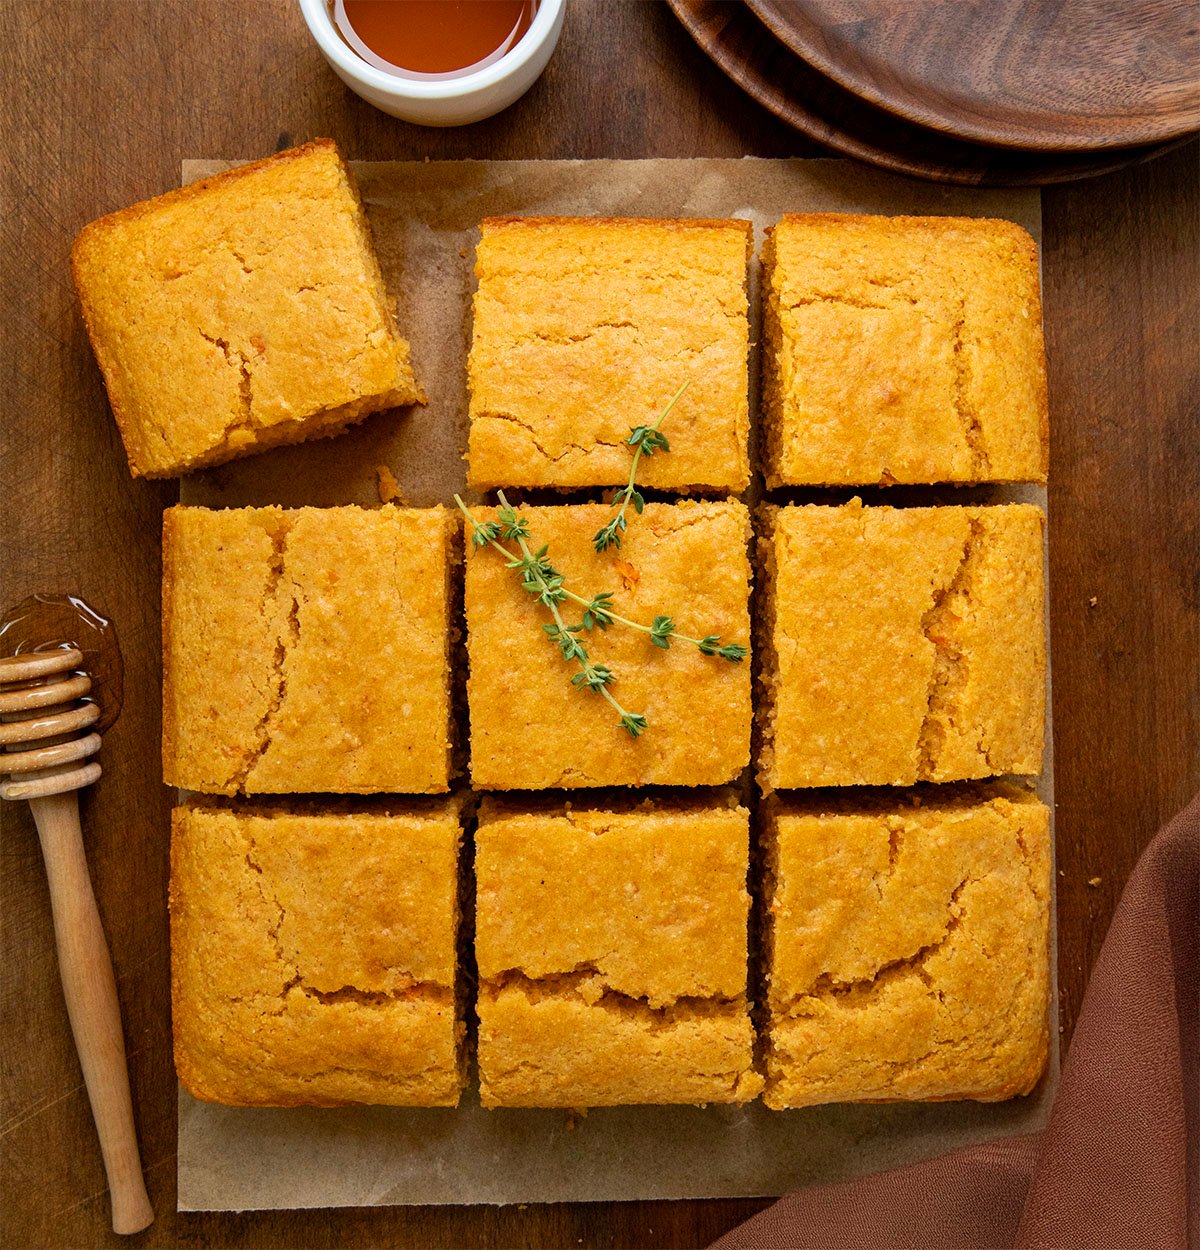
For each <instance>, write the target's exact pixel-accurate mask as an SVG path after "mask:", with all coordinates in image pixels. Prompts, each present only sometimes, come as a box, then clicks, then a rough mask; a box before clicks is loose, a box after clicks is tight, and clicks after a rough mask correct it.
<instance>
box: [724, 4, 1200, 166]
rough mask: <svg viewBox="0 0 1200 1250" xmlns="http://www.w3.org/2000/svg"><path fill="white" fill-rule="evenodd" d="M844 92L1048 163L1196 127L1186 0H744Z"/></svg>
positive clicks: (1199, 95) (1198, 84) (1194, 56)
mask: <svg viewBox="0 0 1200 1250" xmlns="http://www.w3.org/2000/svg"><path fill="white" fill-rule="evenodd" d="M748 3H749V6H750V8H751V9H753V10H754V12H755V13H756V14H757V15H758V17H759V18H760V19H761V20H762V21H763V22H764V23H765V24H766V25H767V27H769V28H770V30H771V31H772V32H773V33H774V35H775V36H776V37H777V38H778V39H779V40H780V41H781V42H783V43H784V44H786V45H787V46H788V47H789V48H790V49H791V50H792V51H793V52H795V53H796V54H797V55H798V56H800V57H803V59H804V60H805V61H807V62H808V63H809V64H810V65H811V66H813V67H814V68H815V69H817V70H820V72H821V73H823V74H825V75H826V76H827V77H829V78H831V79H833V81H834V82H836V83H837V84H838V85H839V86H841V87H844V88H845V89H846V90H847V91H850V92H852V93H853V94H855V95H857V96H861V97H862V98H863V99H864V100H867V101H869V102H870V103H872V104H875V105H877V106H878V107H880V108H882V109H885V110H886V111H888V112H891V113H896V114H898V115H900V116H902V117H904V118H907V119H908V120H909V121H912V122H916V123H917V124H919V125H922V126H928V127H931V128H933V129H935V130H940V131H944V132H946V133H947V134H952V135H955V136H956V137H958V138H960V139H969V140H972V141H973V142H976V143H988V144H998V145H1001V146H1005V147H1020V148H1025V149H1037V150H1041V151H1057V152H1080V151H1103V150H1108V149H1112V148H1123V147H1132V146H1135V145H1144V144H1149V143H1165V142H1169V141H1170V140H1172V139H1178V138H1180V137H1181V136H1183V135H1186V134H1188V133H1189V132H1191V131H1194V130H1196V129H1198V128H1200V72H1198V70H1197V67H1198V66H1200V9H1198V8H1197V6H1196V5H1195V4H1194V3H1192V2H1191V0H909V2H908V3H904V4H897V3H895V2H894V0H832V2H830V0H824V2H821V0H748Z"/></svg>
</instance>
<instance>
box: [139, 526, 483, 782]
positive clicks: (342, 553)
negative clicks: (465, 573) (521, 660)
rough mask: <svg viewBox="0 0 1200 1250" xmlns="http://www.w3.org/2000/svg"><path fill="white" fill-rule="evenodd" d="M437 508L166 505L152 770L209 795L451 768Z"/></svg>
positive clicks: (441, 776)
mask: <svg viewBox="0 0 1200 1250" xmlns="http://www.w3.org/2000/svg"><path fill="white" fill-rule="evenodd" d="M457 532H458V525H457V522H456V521H455V520H454V519H453V517H452V516H451V514H450V513H449V511H448V510H447V509H445V508H424V509H414V508H397V507H395V506H394V505H391V504H388V505H385V506H383V507H382V508H376V509H366V508H358V507H353V506H348V507H342V508H295V509H285V508H275V507H271V508H236V509H226V510H213V509H208V508H190V507H176V508H171V509H169V510H168V511H167V512H166V513H165V514H164V515H163V776H164V779H165V780H166V782H167V784H168V785H176V786H181V787H183V788H184V789H188V790H198V791H200V792H202V793H206V794H229V795H232V794H237V793H243V794H255V793H257V794H293V793H343V794H374V793H380V792H396V793H408V794H424V793H437V792H442V791H445V790H446V789H447V788H448V785H449V778H450V724H449V721H450V694H449V683H450V673H449V668H450V662H449V648H450V629H451V623H450V591H449V578H450V565H451V562H452V560H454V559H456V558H457V553H456V549H455V539H456V537H457Z"/></svg>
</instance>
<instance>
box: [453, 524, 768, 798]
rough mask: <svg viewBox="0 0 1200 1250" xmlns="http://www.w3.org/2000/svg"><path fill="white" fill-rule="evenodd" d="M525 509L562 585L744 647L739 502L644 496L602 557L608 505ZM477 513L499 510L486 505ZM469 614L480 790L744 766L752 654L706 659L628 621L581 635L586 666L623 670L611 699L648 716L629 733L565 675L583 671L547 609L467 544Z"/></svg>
mask: <svg viewBox="0 0 1200 1250" xmlns="http://www.w3.org/2000/svg"><path fill="white" fill-rule="evenodd" d="M519 512H520V514H521V515H522V516H523V517H525V518H526V520H527V521H528V524H529V528H530V533H531V538H530V540H529V546H530V547H531V548H532V549H536V548H538V547H540V546H542V545H544V544H545V545H548V546H549V554H548V558H549V559H550V560H551V561H552V562H553V565H554V567H555V569H557V570H558V571H559V572H560V573H562V574H563V575H564V576H565V578H566V585H567V587H568V589H570V590H574V591H575V592H576V593H579V594H581V595H583V596H584V597H585V598H590V597H591V596H592V595H594V594H596V593H598V592H601V591H609V592H613V593H614V594H615V596H616V597H615V599H614V600H613V601H612V608H613V611H615V612H617V613H619V614H620V615H622V616H625V617H626V618H628V619H630V620H633V621H636V622H639V623H642V624H647V625H648V624H650V623H651V622H652V621H653V620H654V618H655V617H657V616H659V615H669V616H671V617H672V618H673V619H674V621H675V622H676V624H677V626H678V628H679V630H680V632H682V633H685V634H688V635H690V636H691V637H693V638H704V637H707V636H709V635H711V634H718V635H720V636H721V640H722V642H724V643H740V644H742V645H747V646H748V645H749V642H750V614H749V606H748V600H749V588H750V564H749V560H748V557H747V544H748V541H749V532H750V529H749V514H748V512H747V511H746V508H745V507H744V506H743V505H742V504H740V503H737V502H733V501H730V502H723V503H697V502H694V501H688V502H683V503H675V504H661V503H650V504H647V505H646V508H645V511H644V512H643V513H642V514H641V515H640V516H636V515H632V512H631V520H630V523H629V527H628V529H627V530H626V532H625V535H624V538H623V544H622V547H621V548H620V550H613V549H611V548H610V549H609V550H608V551H606V552H604V553H603V554H602V555H598V554H597V553H596V551H595V550H594V548H593V546H592V537H593V535H594V534H595V533H596V531H597V530H599V529H600V528H601V527H603V526H604V525H605V524H606V523H607V522H608V520H609V519H610V518H611V517H612V516H613V515H614V512H613V509H611V508H609V507H607V506H605V505H603V504H579V505H575V506H566V507H542V508H521V509H519ZM475 517H476V519H477V520H479V521H484V520H489V519H494V517H495V513H494V511H491V510H489V509H476V511H475ZM468 545H469V544H468ZM510 546H511V544H510ZM562 611H563V614H564V620H566V621H567V623H568V624H570V623H578V622H579V620H580V618H581V615H582V609H581V608H580V607H579V606H578V605H576V604H572V603H570V602H568V603H566V604H564V605H563V607H562ZM466 613H467V627H468V651H469V655H470V678H469V680H468V685H467V691H468V699H469V702H470V721H471V779H472V782H473V783H474V785H475V786H476V787H477V788H478V789H483V790H540V789H544V788H546V787H552V788H553V787H564V788H574V787H578V786H603V785H628V786H641V785H648V784H661V785H682V786H701V785H722V784H724V783H725V782H728V781H732V780H733V779H734V778H735V777H737V775H738V774H739V773H740V772H741V771H742V769H743V768H745V767H746V765H747V763H748V762H749V758H750V724H751V707H750V668H749V662H748V661H744V662H742V663H733V662H730V661H728V660H723V659H720V658H717V657H709V656H704V655H702V654H701V653H700V652H699V650H698V649H697V648H696V647H694V646H689V645H687V644H684V643H681V642H678V641H676V642H674V643H673V644H672V645H671V648H670V650H661V649H659V648H658V647H656V646H654V645H653V644H652V643H651V641H650V638H649V637H648V636H647V635H646V634H644V633H641V632H638V631H636V630H633V629H630V628H628V627H627V626H624V625H620V624H615V625H613V626H611V627H610V628H609V629H608V630H607V631H606V632H601V631H600V630H598V629H597V630H593V631H592V632H591V633H584V634H581V635H579V637H580V639H581V641H582V642H583V644H584V645H585V647H586V648H587V649H588V651H589V653H590V655H591V659H592V661H593V662H594V663H602V664H605V665H607V666H608V667H609V668H611V669H612V670H613V672H615V673H616V675H617V681H616V683H615V684H614V685H613V686H611V687H609V688H608V689H609V690H610V691H611V692H612V693H613V695H614V697H615V698H617V699H618V700H619V702H620V703H621V705H622V706H623V707H624V708H625V709H626V710H627V711H629V712H634V713H640V714H642V715H644V716H645V717H646V718H647V720H648V721H649V728H648V729H646V731H645V732H644V733H642V734H641V736H640V737H637V738H633V737H630V735H629V734H628V733H626V732H625V730H624V729H622V728H621V727H620V724H619V719H618V715H617V712H616V711H615V710H614V708H613V707H612V706H611V705H610V704H609V703H608V702H607V701H606V700H605V699H604V698H603V697H602V696H601V695H600V694H598V693H596V692H593V691H591V690H588V689H586V688H585V687H584V686H573V685H572V684H571V678H572V676H573V675H574V674H576V673H577V672H578V671H579V670H578V668H577V667H576V666H575V665H573V664H567V663H564V661H563V658H562V655H561V654H560V652H559V650H558V646H557V644H556V643H554V642H553V641H551V640H550V639H548V638H547V637H546V635H545V634H544V633H543V632H542V630H543V626H544V625H545V624H547V623H549V622H550V616H549V614H548V612H547V610H546V609H545V608H544V607H542V606H541V604H540V603H538V602H537V601H536V600H534V599H533V598H531V596H530V595H529V594H527V593H526V592H525V591H524V590H523V589H522V587H521V582H520V579H519V577H518V576H517V574H516V573H515V572H514V571H513V570H512V569H510V568H507V567H505V561H504V558H503V557H502V556H500V555H499V554H498V553H497V552H496V551H494V550H493V549H491V548H490V547H484V548H480V549H474V548H470V549H469V552H468V557H467V574H466Z"/></svg>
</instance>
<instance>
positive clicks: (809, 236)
mask: <svg viewBox="0 0 1200 1250" xmlns="http://www.w3.org/2000/svg"><path fill="white" fill-rule="evenodd" d="M763 264H764V329H765V341H766V350H765V351H764V353H763V371H764V395H763V408H764V417H765V422H764V424H765V427H766V430H765V434H766V438H765V452H766V464H767V484H768V485H769V486H782V485H870V484H875V483H879V484H882V485H887V484H890V483H894V482H909V483H930V482H976V481H1006V482H1007V481H1038V482H1042V481H1045V475H1046V463H1047V455H1048V411H1047V400H1046V370H1045V348H1044V345H1043V339H1042V328H1041V294H1040V285H1039V281H1038V267H1037V251H1036V246H1035V244H1034V242H1033V240H1032V239H1031V238H1030V236H1029V235H1028V233H1027V232H1026V231H1024V230H1022V229H1021V227H1019V226H1017V225H1015V224H1014V223H1012V222H1007V221H1000V220H992V219H983V218H956V217H928V218H922V217H891V218H888V217H878V216H872V215H867V214H839V213H814V214H793V215H789V216H786V217H784V218H783V219H782V220H781V221H780V222H779V223H778V224H777V225H776V227H775V228H774V230H773V231H771V233H770V234H769V236H768V240H767V245H766V247H765V248H764V253H763Z"/></svg>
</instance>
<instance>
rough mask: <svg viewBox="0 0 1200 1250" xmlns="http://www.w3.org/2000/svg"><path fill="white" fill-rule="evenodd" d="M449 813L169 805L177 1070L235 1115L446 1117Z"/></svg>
mask: <svg viewBox="0 0 1200 1250" xmlns="http://www.w3.org/2000/svg"><path fill="white" fill-rule="evenodd" d="M459 836H460V825H459V805H458V803H457V802H456V801H454V800H443V801H440V802H438V803H430V804H426V805H423V806H417V805H416V804H414V803H412V801H410V803H409V804H408V805H398V806H397V805H394V804H393V805H392V806H390V807H389V808H388V809H386V810H382V811H380V810H366V809H363V808H358V809H355V808H352V807H345V808H343V809H342V810H337V811H333V810H321V809H311V810H303V809H299V810H280V809H277V808H261V807H260V808H254V809H249V808H244V807H243V808H234V807H228V806H205V805H189V806H186V807H181V808H176V810H175V812H174V814H173V817H172V836H171V900H170V902H171V974H172V1008H173V1013H172V1014H173V1021H174V1035H175V1060H176V1065H177V1067H178V1070H179V1075H180V1078H181V1080H182V1081H183V1083H184V1085H185V1086H186V1087H187V1089H188V1090H189V1091H190V1092H191V1093H192V1094H193V1095H194V1096H195V1097H197V1098H204V1099H208V1100H211V1101H217V1102H223V1103H227V1104H230V1105H234V1106H254V1105H263V1106H287V1105H295V1104H299V1103H316V1104H331V1103H339V1102H370V1103H392V1104H398V1105H404V1106H421V1105H425V1106H453V1105H454V1104H455V1103H456V1102H457V1101H458V1097H459V1091H460V1090H461V1088H462V1083H463V1081H462V1057H461V1039H462V1032H463V1030H462V1023H461V1019H460V1018H459V1012H458V1008H457V979H458V972H457V952H456V941H457V929H458V901H457V900H458V875H457V857H458V843H459Z"/></svg>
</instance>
